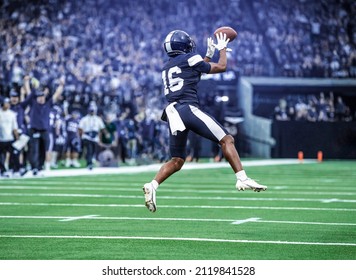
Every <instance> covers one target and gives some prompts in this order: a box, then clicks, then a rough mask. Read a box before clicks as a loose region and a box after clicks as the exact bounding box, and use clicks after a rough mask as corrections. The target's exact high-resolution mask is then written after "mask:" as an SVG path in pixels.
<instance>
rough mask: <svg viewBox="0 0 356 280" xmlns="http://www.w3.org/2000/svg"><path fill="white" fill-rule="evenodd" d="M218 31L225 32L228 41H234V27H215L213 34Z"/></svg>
mask: <svg viewBox="0 0 356 280" xmlns="http://www.w3.org/2000/svg"><path fill="white" fill-rule="evenodd" d="M220 32H221V33H225V34H226V37H227V38H229V39H230V42H232V41H234V40H235V38H236V37H237V32H236V31H235V29H233V28H232V27H229V26H222V27H219V28H218V29H216V30H215V31H214V35H216V34H218V33H220Z"/></svg>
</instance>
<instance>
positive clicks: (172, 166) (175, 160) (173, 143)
mask: <svg viewBox="0 0 356 280" xmlns="http://www.w3.org/2000/svg"><path fill="white" fill-rule="evenodd" d="M188 132H189V131H188V130H185V131H183V132H178V133H177V135H172V134H170V152H171V156H172V158H171V159H170V160H169V161H168V162H166V163H164V164H163V165H162V166H161V168H160V170H159V171H158V172H157V174H156V176H155V178H154V179H153V180H152V181H151V182H150V183H146V184H145V185H144V186H143V192H144V194H145V204H146V207H147V208H148V210H150V211H151V212H155V211H156V210H157V203H156V191H157V188H158V186H159V184H161V183H163V182H164V181H165V180H166V179H167V178H169V177H170V176H171V175H173V174H174V173H176V172H177V171H179V170H180V169H181V168H182V166H183V165H184V161H185V148H186V143H187V138H188Z"/></svg>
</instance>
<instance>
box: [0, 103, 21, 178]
mask: <svg viewBox="0 0 356 280" xmlns="http://www.w3.org/2000/svg"><path fill="white" fill-rule="evenodd" d="M0 103H1V109H0V177H1V176H3V177H9V176H10V174H8V173H7V169H6V167H5V160H6V154H7V153H8V154H9V155H10V154H12V153H14V152H16V151H15V149H14V148H13V147H12V144H13V143H14V141H15V140H16V139H18V137H19V135H18V131H17V130H18V125H17V120H16V114H15V113H14V112H13V111H11V110H10V99H9V98H4V99H3V100H2V101H1V102H0ZM16 159H18V157H16ZM19 169H20V166H19V162H18V160H17V162H16V163H15V165H14V170H13V171H14V173H18V172H19Z"/></svg>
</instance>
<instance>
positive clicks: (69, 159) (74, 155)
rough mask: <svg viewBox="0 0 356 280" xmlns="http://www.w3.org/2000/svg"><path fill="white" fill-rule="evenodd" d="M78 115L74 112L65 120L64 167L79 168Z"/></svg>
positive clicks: (79, 140)
mask: <svg viewBox="0 0 356 280" xmlns="http://www.w3.org/2000/svg"><path fill="white" fill-rule="evenodd" d="M79 122H80V113H79V112H78V111H76V110H74V111H73V112H72V113H71V115H70V116H69V118H68V119H67V120H66V131H67V138H66V144H65V152H66V162H65V166H66V167H76V168H78V167H80V163H79V161H78V158H79V153H80V152H81V146H82V145H81V139H80V135H79Z"/></svg>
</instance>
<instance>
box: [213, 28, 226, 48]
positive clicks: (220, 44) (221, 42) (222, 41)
mask: <svg viewBox="0 0 356 280" xmlns="http://www.w3.org/2000/svg"><path fill="white" fill-rule="evenodd" d="M216 40H217V43H216V44H214V45H215V48H217V49H218V50H219V51H221V50H223V49H225V48H226V46H227V43H229V41H230V39H229V38H227V39H226V34H225V33H224V34H223V33H221V32H220V33H218V34H216Z"/></svg>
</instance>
